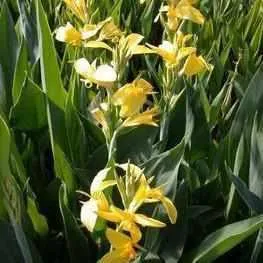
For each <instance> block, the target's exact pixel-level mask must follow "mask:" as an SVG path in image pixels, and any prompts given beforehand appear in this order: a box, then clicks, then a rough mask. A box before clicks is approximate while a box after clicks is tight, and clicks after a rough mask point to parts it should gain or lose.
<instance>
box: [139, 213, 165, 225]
mask: <svg viewBox="0 0 263 263" xmlns="http://www.w3.org/2000/svg"><path fill="white" fill-rule="evenodd" d="M135 221H136V223H138V224H140V225H142V226H149V227H157V228H159V227H165V226H166V224H165V223H163V222H161V221H159V220H156V219H153V218H150V217H147V216H145V215H143V214H136V215H135Z"/></svg>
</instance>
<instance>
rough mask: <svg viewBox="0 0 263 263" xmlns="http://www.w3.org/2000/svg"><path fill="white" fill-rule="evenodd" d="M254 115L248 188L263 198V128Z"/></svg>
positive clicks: (257, 117)
mask: <svg viewBox="0 0 263 263" xmlns="http://www.w3.org/2000/svg"><path fill="white" fill-rule="evenodd" d="M258 122H259V116H257V115H255V118H254V123H253V128H252V133H251V147H250V166H249V190H250V191H251V192H253V193H254V194H255V195H257V196H258V197H259V198H261V199H263V174H262V173H263V144H262V140H263V129H262V126H261V125H260V124H258Z"/></svg>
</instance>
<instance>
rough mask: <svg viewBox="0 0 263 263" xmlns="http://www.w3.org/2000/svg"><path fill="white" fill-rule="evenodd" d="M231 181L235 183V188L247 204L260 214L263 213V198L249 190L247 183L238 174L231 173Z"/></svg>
mask: <svg viewBox="0 0 263 263" xmlns="http://www.w3.org/2000/svg"><path fill="white" fill-rule="evenodd" d="M229 176H230V179H231V181H232V182H233V184H234V185H235V188H236V190H237V192H238V194H239V195H240V197H241V198H242V199H243V201H244V202H245V203H246V204H247V206H248V207H249V208H250V209H251V210H253V211H255V212H257V213H258V214H261V213H263V200H261V199H260V198H258V197H257V196H256V195H255V194H254V193H253V192H251V191H249V189H248V187H247V186H246V184H245V183H244V182H243V181H242V179H241V178H239V177H237V176H233V175H232V174H230V175H229Z"/></svg>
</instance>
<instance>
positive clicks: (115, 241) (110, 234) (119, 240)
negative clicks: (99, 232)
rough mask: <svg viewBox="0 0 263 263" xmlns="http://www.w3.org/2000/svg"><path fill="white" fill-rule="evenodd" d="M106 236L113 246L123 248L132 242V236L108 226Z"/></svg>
mask: <svg viewBox="0 0 263 263" xmlns="http://www.w3.org/2000/svg"><path fill="white" fill-rule="evenodd" d="M106 237H107V239H108V240H109V242H110V244H111V245H112V246H113V248H116V249H118V248H122V247H124V246H126V245H127V244H129V243H130V242H131V238H130V237H129V236H127V235H125V234H123V233H120V232H117V231H115V230H113V229H111V228H107V230H106Z"/></svg>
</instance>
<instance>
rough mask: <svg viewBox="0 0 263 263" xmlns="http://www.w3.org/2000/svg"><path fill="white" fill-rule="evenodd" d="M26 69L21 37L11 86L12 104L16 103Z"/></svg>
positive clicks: (23, 43) (23, 41) (24, 50)
mask: <svg viewBox="0 0 263 263" xmlns="http://www.w3.org/2000/svg"><path fill="white" fill-rule="evenodd" d="M27 70H28V61H27V49H26V45H25V40H24V39H22V43H21V45H20V49H19V54H18V58H17V62H16V67H15V73H14V82H13V88H12V98H13V104H16V103H17V101H18V99H19V96H20V93H21V90H22V87H23V83H24V81H25V79H26V75H27Z"/></svg>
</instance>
